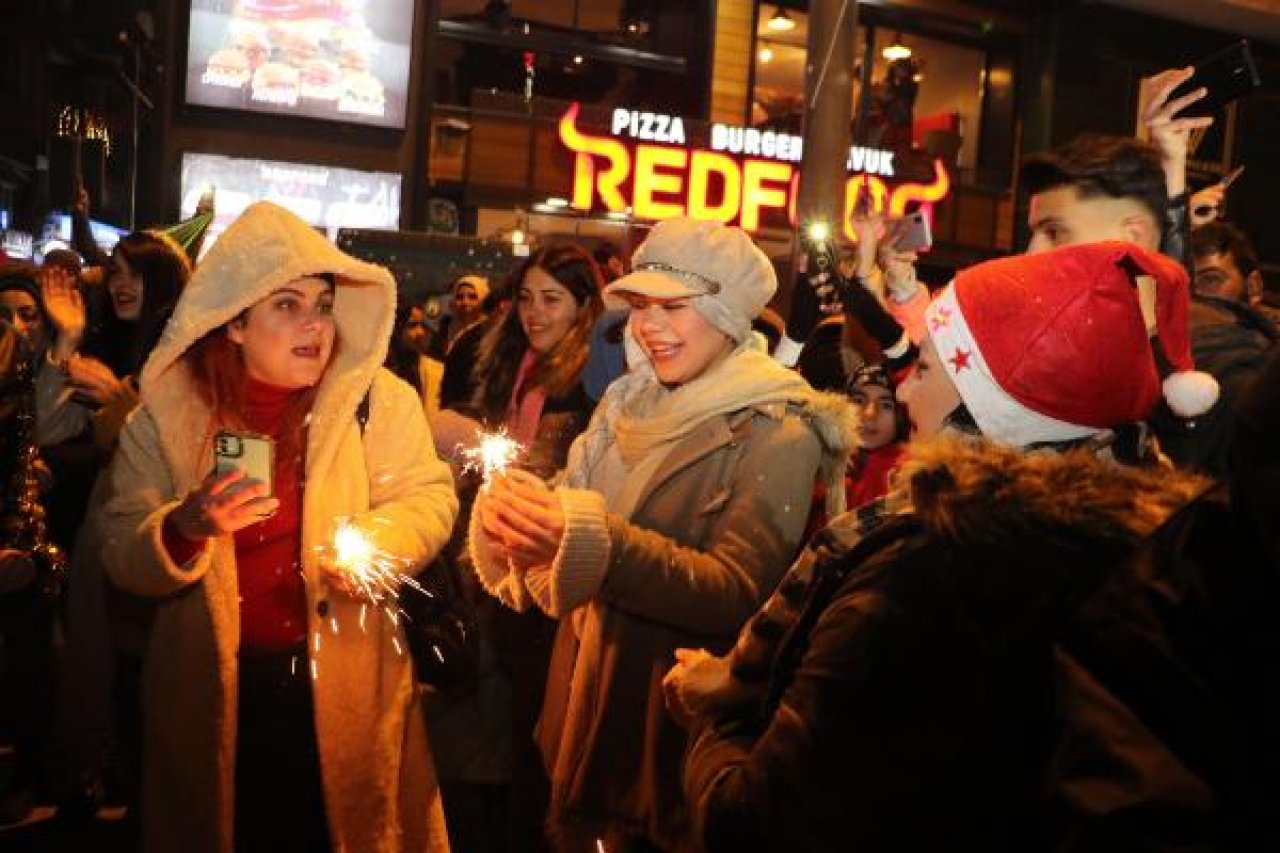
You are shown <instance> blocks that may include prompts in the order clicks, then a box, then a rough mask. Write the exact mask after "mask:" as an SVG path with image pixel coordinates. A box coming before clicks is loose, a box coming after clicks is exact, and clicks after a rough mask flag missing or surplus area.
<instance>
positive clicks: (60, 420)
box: [37, 231, 191, 449]
mask: <svg viewBox="0 0 1280 853" xmlns="http://www.w3.org/2000/svg"><path fill="white" fill-rule="evenodd" d="M190 275H191V264H190V262H189V261H188V260H187V256H186V254H185V253H184V252H183V251H182V249H181V247H179V246H178V245H177V244H175V243H174V242H173V241H172V240H171V239H169V238H167V237H165V236H163V235H158V234H154V233H151V232H149V231H135V232H133V233H132V234H127V235H125V236H124V237H122V238H120V242H119V243H117V244H116V247H115V248H114V249H113V250H112V252H111V260H110V262H109V263H108V265H107V270H106V289H107V296H108V300H107V305H106V306H104V307H103V309H102V310H101V311H95V312H89V311H87V310H86V308H85V300H84V297H83V296H82V294H81V293H80V290H79V288H78V287H77V285H76V283H75V282H74V281H73V280H71V279H69V278H49V277H46V279H45V288H44V301H45V307H46V310H47V312H48V315H49V319H50V321H51V324H52V325H53V327H54V331H55V337H54V340H53V343H52V347H51V351H50V360H51V361H53V362H54V363H55V364H58V365H60V366H61V367H62V377H61V378H59V377H58V375H57V374H56V373H50V372H48V371H45V372H43V373H42V380H44V379H45V378H46V377H48V380H49V381H42V384H41V387H40V389H39V390H38V392H37V393H38V395H39V397H38V399H39V405H40V411H41V412H42V413H43V414H42V417H43V419H44V420H45V426H44V427H42V429H41V440H42V443H44V444H56V443H58V442H59V441H63V440H66V439H68V438H74V437H77V436H79V435H81V434H82V433H83V432H84V431H85V429H86V427H88V426H89V424H90V421H91V420H92V422H93V426H94V440H95V442H96V443H97V444H98V445H99V446H100V447H102V448H104V449H110V448H111V447H112V446H113V445H114V444H115V439H116V436H117V435H118V434H119V431H120V427H121V425H122V424H123V423H124V418H125V416H126V415H128V413H129V412H130V411H132V410H133V407H134V406H135V405H137V402H138V396H137V387H136V382H135V381H134V380H135V379H136V377H137V375H138V372H139V371H140V370H141V368H142V364H143V362H145V361H146V360H147V356H148V355H150V353H151V350H152V349H153V348H154V347H155V345H156V342H157V341H159V339H160V334H161V332H163V331H164V326H165V323H167V322H168V320H169V315H170V314H172V313H173V307H174V305H176V304H177V301H178V297H179V296H180V295H181V293H182V288H183V286H184V285H185V284H186V282H187V279H188V278H189V277H190ZM90 313H93V314H96V315H97V316H95V317H90ZM55 424H56V426H55Z"/></svg>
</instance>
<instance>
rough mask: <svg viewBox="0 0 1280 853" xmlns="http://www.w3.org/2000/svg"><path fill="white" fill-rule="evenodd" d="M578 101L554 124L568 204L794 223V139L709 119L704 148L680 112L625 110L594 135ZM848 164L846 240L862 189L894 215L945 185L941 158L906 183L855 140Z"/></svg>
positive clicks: (927, 200) (890, 160) (642, 214)
mask: <svg viewBox="0 0 1280 853" xmlns="http://www.w3.org/2000/svg"><path fill="white" fill-rule="evenodd" d="M579 108H580V105H579V104H576V103H575V104H572V105H571V106H570V107H569V109H567V110H566V111H565V113H564V115H563V116H561V117H560V124H559V131H560V141H561V142H563V143H564V145H565V147H566V148H568V149H569V150H570V151H572V152H573V154H574V166H573V198H572V201H571V202H570V204H571V205H572V206H573V207H574V208H576V209H578V210H582V211H590V210H593V209H598V206H601V205H602V206H603V207H604V209H605V210H607V211H610V212H615V213H624V212H627V211H628V210H629V211H630V212H631V213H632V214H633V215H635V216H637V217H639V218H641V219H655V220H656V219H668V218H670V217H672V216H690V217H693V218H694V219H714V220H718V221H720V222H725V223H729V222H736V223H737V224H738V225H740V226H742V228H743V229H745V230H747V231H758V230H759V229H760V224H761V217H762V216H764V215H766V214H768V213H769V212H770V211H777V212H778V213H779V214H785V215H786V217H787V220H788V221H789V222H790V223H791V224H792V226H794V225H795V224H796V197H797V195H798V193H797V187H798V185H799V182H800V167H799V163H800V159H801V156H802V154H803V145H802V140H801V138H800V137H798V136H792V135H790V134H786V133H774V132H773V131H759V130H755V129H754V128H741V127H731V126H728V125H723V124H713V125H712V126H711V132H710V139H709V145H708V147H706V148H698V147H691V146H690V145H689V143H688V136H687V134H686V131H685V125H684V121H683V120H682V119H681V118H680V117H679V116H669V115H663V114H660V113H648V112H640V111H636V110H626V109H621V108H619V109H615V110H614V111H613V115H612V122H611V126H610V131H611V135H610V136H597V135H593V134H588V133H583V132H582V131H581V130H579V129H578V126H577V122H578V112H579ZM623 140H626V141H625V142H624V141H623ZM845 166H846V170H847V171H848V172H850V173H851V176H850V177H849V179H848V180H847V181H846V182H845V198H844V217H843V221H844V230H845V236H846V237H848V239H850V240H854V239H855V236H854V234H853V231H852V229H851V228H850V227H849V221H850V218H851V215H852V213H853V210H854V206H855V205H856V204H857V202H858V197H859V195H860V194H861V193H862V192H863V191H864V188H867V189H869V191H870V193H871V205H872V207H873V208H874V209H875V210H877V211H884V212H887V213H888V214H889V215H890V216H901V215H902V214H903V213H905V212H906V209H907V205H908V204H910V203H912V202H917V203H919V204H920V205H922V206H929V205H932V204H933V203H935V202H938V201H941V200H942V199H943V198H945V197H946V195H947V193H948V192H950V190H951V176H950V175H949V174H948V173H947V169H946V167H945V166H943V164H942V161H941V160H934V161H933V163H932V167H933V178H932V180H931V181H928V182H918V181H910V180H902V178H901V177H900V176H899V174H898V172H899V168H898V164H897V163H896V162H895V154H894V153H893V152H890V151H881V150H879V149H874V148H862V147H859V146H854V147H852V148H850V149H849V158H848V162H847V163H846V164H845Z"/></svg>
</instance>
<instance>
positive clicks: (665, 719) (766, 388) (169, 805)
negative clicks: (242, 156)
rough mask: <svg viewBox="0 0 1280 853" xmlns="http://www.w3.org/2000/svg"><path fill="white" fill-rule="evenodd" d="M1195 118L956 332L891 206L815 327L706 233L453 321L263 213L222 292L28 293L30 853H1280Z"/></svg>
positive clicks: (1035, 213) (1229, 329)
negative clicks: (69, 852) (484, 457)
mask: <svg viewBox="0 0 1280 853" xmlns="http://www.w3.org/2000/svg"><path fill="white" fill-rule="evenodd" d="M1189 73H1190V72H1189V70H1181V71H1171V72H1167V73H1165V74H1163V75H1159V76H1157V77H1155V78H1153V80H1152V81H1151V84H1150V85H1151V93H1150V94H1151V97H1150V98H1148V99H1147V101H1146V102H1147V103H1148V104H1149V106H1148V108H1147V111H1146V113H1145V114H1144V116H1143V121H1144V125H1145V128H1146V130H1147V131H1148V133H1149V137H1150V141H1146V142H1144V141H1139V140H1137V139H1132V138H1120V137H1106V136H1086V137H1081V138H1078V139H1075V140H1072V141H1071V142H1069V143H1067V144H1065V145H1063V146H1061V147H1059V148H1057V149H1054V150H1052V151H1048V152H1045V153H1043V154H1042V155H1039V156H1036V157H1033V158H1030V159H1029V160H1027V161H1026V162H1025V163H1024V165H1023V168H1022V174H1021V180H1020V186H1021V187H1022V188H1023V189H1024V191H1025V192H1026V193H1027V194H1028V203H1029V222H1028V225H1029V230H1030V233H1031V239H1030V244H1029V246H1028V247H1027V252H1026V253H1025V254H1021V255H1014V256H1010V257H1006V258H999V259H995V260H992V261H989V262H986V263H982V264H978V265H975V266H973V267H970V268H967V269H963V270H960V271H959V272H958V273H957V274H956V275H955V277H954V279H953V280H952V281H951V282H949V283H948V284H947V285H946V286H945V287H942V288H939V289H937V290H936V291H934V292H931V290H930V288H929V287H928V286H926V285H925V284H924V283H923V282H922V281H920V280H919V278H918V277H917V276H916V273H915V262H916V257H915V254H914V253H913V252H911V251H904V250H900V249H899V248H897V245H896V237H897V234H898V231H897V228H896V223H893V222H887V221H885V220H884V218H883V217H881V216H880V215H878V214H875V213H872V212H869V211H868V212H862V211H860V212H858V213H857V214H856V216H855V219H854V221H853V222H852V223H851V224H852V227H853V229H854V231H855V232H856V234H857V236H858V240H857V242H856V244H855V245H851V246H848V247H844V250H843V251H841V249H840V248H839V247H837V248H835V249H834V250H833V251H830V252H829V253H828V255H826V256H825V257H828V258H830V259H834V263H827V262H819V256H820V253H821V251H822V250H823V247H821V246H811V247H810V251H809V257H808V259H807V260H806V262H805V263H803V264H802V265H801V268H800V270H799V271H798V272H797V274H796V279H795V281H794V286H793V291H792V297H793V303H792V305H791V310H790V311H789V313H788V315H787V317H786V319H785V320H783V319H782V318H781V317H779V316H778V315H777V314H776V313H774V312H773V311H772V310H771V309H770V308H769V305H770V304H771V302H772V301H773V300H774V297H775V295H776V293H777V290H778V277H777V272H776V269H775V266H774V264H773V262H771V260H770V259H769V257H767V256H766V255H765V254H764V252H762V251H761V250H760V248H759V247H757V246H756V244H755V243H754V242H753V241H752V239H751V237H750V236H749V235H748V234H746V233H745V232H743V231H741V230H739V229H737V228H732V227H727V226H725V225H722V224H719V223H714V222H703V221H695V220H692V219H685V218H675V219H670V220H666V221H663V222H660V223H658V224H657V225H655V226H654V227H653V228H652V230H651V231H650V233H649V235H648V237H647V238H646V239H645V241H644V242H643V243H642V244H641V245H640V246H639V247H638V249H637V250H636V251H635V253H634V255H633V256H632V257H631V258H629V259H626V258H623V257H621V256H620V254H619V253H618V252H617V251H616V250H613V249H612V248H611V247H599V248H598V250H597V251H596V252H594V253H593V252H592V251H591V249H590V248H588V247H586V246H582V245H578V244H575V243H572V242H551V243H548V244H547V245H544V246H541V247H539V248H537V249H536V250H535V251H533V252H532V253H531V254H530V255H529V256H528V257H527V258H526V259H525V260H524V262H523V263H521V264H520V265H519V266H518V268H516V269H515V270H514V271H513V272H512V273H511V274H510V275H509V276H507V277H506V279H505V280H504V281H501V282H499V281H490V280H489V279H486V278H485V277H482V276H479V275H471V274H469V275H464V276H461V277H459V278H457V279H456V280H455V281H453V282H452V283H451V285H450V287H449V289H448V293H447V297H448V299H447V303H448V306H449V307H448V311H447V313H446V315H445V316H444V317H443V318H438V317H435V316H434V315H435V311H434V307H435V306H434V305H432V304H413V303H411V302H409V301H407V300H405V299H404V298H403V295H402V294H399V293H398V292H397V285H396V282H395V280H394V279H393V277H392V275H391V274H390V273H389V272H388V271H387V270H385V269H383V268H381V267H379V266H376V265H373V264H370V263H367V262H364V261H361V260H358V259H356V258H353V257H351V256H349V255H347V254H344V253H343V252H341V251H339V250H338V249H337V248H336V247H335V246H334V245H333V244H332V243H331V242H329V241H328V240H327V239H326V238H324V237H323V236H321V235H320V234H319V233H317V232H316V231H315V230H313V229H311V228H310V227H309V226H307V225H306V224H305V223H304V222H302V221H301V220H300V219H298V218H297V217H295V216H294V215H293V214H291V213H289V212H288V211H286V210H284V209H282V208H280V207H277V206H275V205H273V204H271V203H269V202H259V203H256V204H254V205H252V206H250V207H249V208H248V209H246V211H245V212H244V213H243V214H242V215H241V216H240V217H239V218H238V219H237V220H236V221H235V222H234V223H233V224H232V225H231V226H230V227H229V228H228V229H227V230H226V231H225V232H224V233H223V234H222V235H221V237H220V238H219V240H218V241H217V242H216V243H215V244H214V245H213V246H212V247H211V248H210V249H209V251H208V252H207V253H206V254H205V255H204V256H203V257H202V259H201V260H200V261H199V262H198V263H196V262H195V260H194V258H195V257H196V255H195V251H194V247H190V246H187V247H184V246H181V245H178V244H177V243H175V242H174V241H173V240H172V239H170V238H169V237H168V236H166V235H165V234H164V233H163V232H161V231H138V232H135V233H133V234H129V235H128V236H126V237H124V238H123V239H121V241H120V243H119V244H118V245H117V246H116V247H115V249H114V250H113V251H112V253H111V254H110V255H108V256H103V255H101V254H100V253H95V252H94V251H93V250H92V249H85V250H84V251H83V252H82V253H81V254H76V253H72V252H59V253H52V254H51V255H50V256H48V257H46V258H45V261H44V263H43V265H42V266H41V267H35V266H29V265H21V264H11V265H7V266H5V267H3V268H2V269H0V387H3V388H4V396H3V402H2V404H0V418H3V421H4V427H3V429H0V451H3V458H2V459H0V465H2V466H3V471H0V474H3V477H4V480H3V482H4V484H5V498H4V503H3V506H2V507H0V510H2V511H3V513H4V518H3V522H4V526H3V531H4V534H5V539H4V541H3V543H0V545H2V546H3V550H2V551H0V685H2V687H0V716H2V722H3V728H0V738H2V739H3V740H4V741H5V742H7V743H8V744H10V745H11V749H10V750H9V751H8V752H6V753H3V754H0V825H3V824H11V823H17V822H20V821H21V820H23V819H24V818H25V817H26V816H27V815H28V814H29V813H30V811H31V808H32V806H33V805H34V804H36V803H39V802H51V801H56V802H58V803H60V810H61V811H63V813H64V816H65V817H66V818H67V819H77V818H79V819H82V820H87V819H91V818H92V815H93V813H94V810H95V809H97V808H98V807H100V806H102V805H103V804H104V803H107V804H117V805H120V806H122V807H124V808H125V809H126V814H127V818H126V824H127V826H128V827H129V828H130V830H129V832H130V835H129V843H130V845H132V846H134V847H138V848H141V849H148V850H161V851H168V850H178V849H192V850H209V851H230V850H246V851H248V850H307V851H311V850H350V851H366V850H369V851H373V850H378V851H392V850H447V849H450V848H452V849H455V850H464V851H480V852H481V853H489V851H536V850H557V851H596V852H597V853H598V851H610V853H614V852H615V851H616V853H623V851H653V850H671V851H682V850H707V851H722V850H723V851H727V850H752V849H769V850H845V849H849V850H860V849H868V850H952V849H966V850H967V849H974V850H1010V851H1013V850H1018V851H1025V850H1079V851H1120V850H1125V851H1128V850H1133V851H1138V850H1142V851H1151V850H1162V851H1174V850H1177V851H1185V850H1203V851H1209V850H1228V849H1240V850H1261V849H1271V848H1272V847H1273V846H1274V845H1275V844H1277V843H1278V842H1280V818H1277V817H1276V810H1275V802H1276V796H1277V795H1280V737H1278V736H1277V733H1276V732H1277V729H1276V726H1275V719H1276V716H1275V715H1276V713H1277V712H1278V711H1280V707H1277V706H1276V704H1275V702H1274V700H1273V699H1271V698H1270V694H1271V693H1272V692H1273V691H1271V690H1270V689H1269V685H1268V684H1267V683H1266V682H1267V676H1266V673H1267V672H1269V671H1271V670H1272V668H1273V667H1274V663H1273V662H1274V660H1275V659H1276V655H1277V654H1280V631H1277V630H1276V629H1274V628H1272V627H1271V625H1272V624H1273V623H1274V619H1273V617H1272V615H1271V611H1272V609H1273V604H1274V602H1275V601H1276V595H1277V593H1280V574H1277V572H1278V571H1280V532H1278V528H1277V525H1276V524H1275V521H1274V519H1275V517H1276V508H1277V504H1278V500H1277V492H1276V488H1277V486H1278V485H1280V483H1278V478H1277V475H1276V465H1277V461H1278V460H1277V459H1276V451H1275V447H1276V443H1275V440H1274V436H1275V435H1276V434H1277V433H1276V429H1277V428H1280V396H1278V395H1277V389H1280V356H1278V355H1277V352H1278V351H1277V348H1276V347H1275V346H1274V344H1275V341H1276V337H1277V334H1280V330H1278V329H1277V326H1276V324H1275V323H1276V315H1275V314H1274V312H1273V310H1272V309H1271V307H1270V306H1269V305H1268V304H1267V291H1266V289H1265V287H1264V283H1263V281H1262V277H1261V273H1260V271H1259V268H1258V260H1257V257H1256V254H1255V253H1254V251H1253V249H1252V247H1251V246H1250V243H1249V240H1248V238H1247V236H1246V235H1245V234H1244V233H1243V231H1242V230H1241V229H1240V227H1239V225H1238V224H1232V223H1228V222H1225V221H1223V220H1222V218H1221V217H1220V216H1219V215H1218V212H1219V209H1220V206H1221V189H1220V188H1216V189H1215V188H1213V187H1209V188H1205V189H1203V190H1201V191H1200V192H1199V193H1196V194H1192V193H1191V192H1189V189H1190V188H1189V187H1188V186H1187V181H1186V157H1187V137H1188V135H1189V134H1190V133H1191V132H1192V131H1193V130H1195V129H1197V128H1199V127H1202V126H1203V125H1204V124H1205V122H1206V121H1207V120H1206V119H1200V118H1194V119H1193V118H1183V117H1179V112H1180V110H1182V109H1183V108H1184V107H1185V106H1186V105H1187V104H1189V103H1191V102H1194V100H1195V99H1196V98H1197V97H1199V93H1194V92H1193V93H1191V94H1189V95H1187V96H1185V97H1180V98H1175V97H1173V96H1172V93H1173V91H1174V90H1175V88H1176V87H1177V86H1178V84H1180V83H1181V82H1182V81H1183V80H1185V79H1186V77H1187V76H1188V75H1189ZM77 205H78V207H79V210H78V213H79V219H80V220H82V221H83V220H84V219H85V210H84V207H85V205H86V202H85V200H84V199H80V200H78V201H77ZM495 436H499V437H505V438H506V439H508V440H509V441H510V442H512V444H513V446H514V448H515V450H514V456H513V458H511V459H510V460H508V464H506V465H497V466H494V467H486V466H477V465H476V459H475V456H476V451H477V449H478V448H481V447H482V446H483V445H484V444H485V443H486V440H493V438H494V437H495ZM247 444H253V445H254V446H265V447H267V448H268V451H267V452H266V454H265V455H264V456H263V457H262V459H263V460H265V461H264V462H262V464H261V465H259V466H258V467H256V468H252V469H251V468H248V467H245V466H242V465H239V464H223V463H224V462H225V458H224V457H228V456H230V455H233V454H232V452H231V451H230V450H226V448H227V447H235V448H238V450H237V451H236V452H241V450H240V449H242V448H243V446H244V445H247ZM245 465H248V462H247V461H246V463H245ZM353 541H354V542H355V543H356V546H357V547H355V548H354V550H353V546H352V545H351V543H352V542H353ZM441 580H447V582H446V583H440V581H441ZM424 588H425V589H429V590H433V592H430V593H428V596H429V597H432V598H441V599H445V598H447V599H448V600H447V601H436V602H435V605H437V609H436V610H434V611H431V612H432V613H434V614H436V615H435V616H426V617H423V616H420V615H418V614H417V613H416V611H415V613H414V615H409V613H408V610H407V608H406V610H405V611H404V612H402V611H401V609H400V607H399V605H398V599H397V595H399V594H401V593H407V591H408V590H409V589H415V590H421V589H424ZM446 611H448V612H449V613H460V614H462V615H461V616H460V617H457V618H458V619H459V621H458V622H457V624H458V625H460V626H462V628H463V629H462V630H461V631H459V632H457V635H456V637H455V639H456V642H457V643H458V644H459V645H458V647H457V648H455V647H453V646H450V645H447V644H445V643H444V641H443V640H437V641H433V642H434V645H433V644H431V643H428V645H427V648H426V650H425V651H422V650H421V649H420V648H419V645H420V644H419V645H415V643H414V642H413V636H416V635H414V632H415V631H416V632H421V631H423V630H425V629H429V628H431V626H430V625H426V624H420V621H415V620H424V619H426V620H430V619H433V618H445V617H444V616H442V615H441V614H443V613H445V612H446ZM449 618H453V617H449ZM432 636H436V637H443V636H444V635H443V634H439V635H432ZM420 654H426V655H432V654H434V655H435V656H436V657H437V658H438V662H439V663H445V660H446V657H448V659H449V661H448V662H449V663H450V664H456V661H457V660H458V659H459V658H457V657H456V656H457V655H462V656H463V657H462V659H463V660H464V664H463V666H462V667H461V669H460V670H457V669H455V672H457V671H461V672H462V675H461V676H459V677H456V678H451V679H449V680H448V681H444V680H439V679H437V678H435V677H433V676H431V675H429V674H424V673H431V672H436V673H438V672H440V670H439V669H438V668H436V669H432V667H430V666H426V665H424V664H423V663H422V662H421V661H420V660H418V656H419V655H420ZM3 831H4V830H3V829H0V833H2V832H3ZM2 838H3V835H0V839H2Z"/></svg>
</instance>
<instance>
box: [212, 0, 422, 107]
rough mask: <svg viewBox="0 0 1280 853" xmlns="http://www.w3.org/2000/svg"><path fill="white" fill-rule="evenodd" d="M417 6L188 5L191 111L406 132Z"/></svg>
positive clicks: (282, 1)
mask: <svg viewBox="0 0 1280 853" xmlns="http://www.w3.org/2000/svg"><path fill="white" fill-rule="evenodd" d="M413 6H414V0H192V3H191V25H190V28H189V35H188V40H187V103H189V104H196V105H199V106H207V107H223V108H229V109H238V110H250V111H253V112H264V113H273V114H277V115H294V116H306V117H308V118H319V119H331V120H335V121H344V122H355V123H358V124H370V125H376V126H379V127H393V128H403V127H404V124H405V104H406V100H407V94H408V88H409V61H410V53H411V47H412V45H411V44H410V40H411V38H412V33H413Z"/></svg>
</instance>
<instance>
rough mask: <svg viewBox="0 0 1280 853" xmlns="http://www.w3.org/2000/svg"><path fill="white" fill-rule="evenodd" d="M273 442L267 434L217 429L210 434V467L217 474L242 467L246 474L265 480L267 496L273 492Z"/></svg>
mask: <svg viewBox="0 0 1280 853" xmlns="http://www.w3.org/2000/svg"><path fill="white" fill-rule="evenodd" d="M275 456H276V444H275V442H274V441H272V440H271V438H270V437H269V436H265V435H258V434H256V433H252V432H242V431H239V430H221V431H219V432H218V433H217V434H216V435H215V436H214V437H213V459H214V470H215V471H217V473H219V474H225V473H227V472H228V471H235V470H239V471H243V472H244V473H245V476H246V477H252V478H253V479H255V480H261V481H262V482H263V483H266V484H267V497H273V496H274V495H275V492H276V489H275V483H274V477H273V472H274V471H275Z"/></svg>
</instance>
